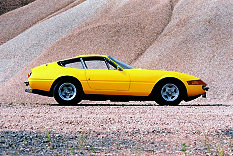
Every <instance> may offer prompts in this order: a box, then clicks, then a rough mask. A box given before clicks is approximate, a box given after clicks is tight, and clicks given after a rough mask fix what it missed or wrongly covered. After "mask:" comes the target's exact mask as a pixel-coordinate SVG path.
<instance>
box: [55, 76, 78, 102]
mask: <svg viewBox="0 0 233 156" xmlns="http://www.w3.org/2000/svg"><path fill="white" fill-rule="evenodd" d="M53 93H54V98H55V100H56V101H57V102H58V103H59V104H62V105H71V104H77V103H79V102H80V101H81V100H82V99H81V97H82V91H81V87H80V86H79V85H78V83H75V82H74V81H71V80H64V81H60V82H58V83H57V84H56V86H55V87H54V92H53Z"/></svg>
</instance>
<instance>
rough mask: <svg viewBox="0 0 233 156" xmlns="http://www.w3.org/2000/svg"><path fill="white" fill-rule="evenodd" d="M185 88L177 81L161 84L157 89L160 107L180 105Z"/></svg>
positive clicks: (157, 100) (156, 93)
mask: <svg viewBox="0 0 233 156" xmlns="http://www.w3.org/2000/svg"><path fill="white" fill-rule="evenodd" d="M182 94H183V87H182V85H181V84H180V83H178V82H176V81H172V80H170V81H167V82H163V83H161V84H160V85H159V86H158V88H157V89H156V92H155V95H156V99H155V101H156V103H158V104H159V105H173V106H175V105H179V103H180V102H181V101H182Z"/></svg>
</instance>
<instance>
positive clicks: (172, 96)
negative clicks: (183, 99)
mask: <svg viewBox="0 0 233 156" xmlns="http://www.w3.org/2000/svg"><path fill="white" fill-rule="evenodd" d="M179 94H180V92H179V88H178V87H177V86H176V85H175V84H172V83H168V84H166V85H164V86H163V87H162V90H161V95H162V97H163V99H164V100H166V101H175V100H176V99H177V98H178V97H179Z"/></svg>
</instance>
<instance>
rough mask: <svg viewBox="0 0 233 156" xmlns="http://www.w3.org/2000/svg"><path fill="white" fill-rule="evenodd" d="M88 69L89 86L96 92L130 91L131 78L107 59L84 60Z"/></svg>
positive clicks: (92, 58) (89, 58) (90, 58)
mask: <svg viewBox="0 0 233 156" xmlns="http://www.w3.org/2000/svg"><path fill="white" fill-rule="evenodd" d="M83 61H84V63H85V65H86V67H87V69H86V78H87V82H88V85H89V87H90V88H91V89H94V90H111V91H128V90H129V86H130V77H129V74H128V73H127V72H126V71H124V70H123V71H119V70H117V66H116V65H115V64H114V63H112V62H111V61H110V60H108V59H107V58H105V57H87V58H83Z"/></svg>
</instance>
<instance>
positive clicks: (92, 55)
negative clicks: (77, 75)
mask: <svg viewBox="0 0 233 156" xmlns="http://www.w3.org/2000/svg"><path fill="white" fill-rule="evenodd" d="M80 57H108V56H107V55H99V54H91V55H79V56H76V57H73V58H80Z"/></svg>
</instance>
